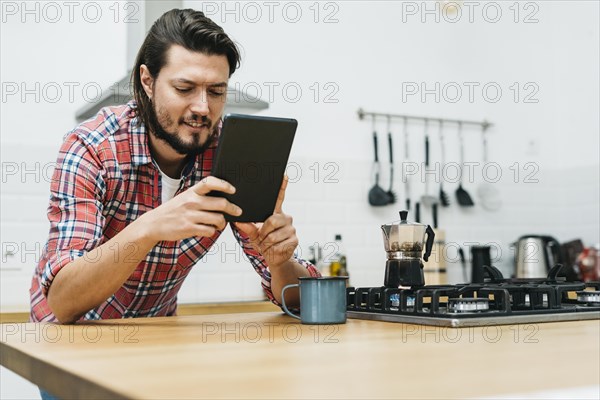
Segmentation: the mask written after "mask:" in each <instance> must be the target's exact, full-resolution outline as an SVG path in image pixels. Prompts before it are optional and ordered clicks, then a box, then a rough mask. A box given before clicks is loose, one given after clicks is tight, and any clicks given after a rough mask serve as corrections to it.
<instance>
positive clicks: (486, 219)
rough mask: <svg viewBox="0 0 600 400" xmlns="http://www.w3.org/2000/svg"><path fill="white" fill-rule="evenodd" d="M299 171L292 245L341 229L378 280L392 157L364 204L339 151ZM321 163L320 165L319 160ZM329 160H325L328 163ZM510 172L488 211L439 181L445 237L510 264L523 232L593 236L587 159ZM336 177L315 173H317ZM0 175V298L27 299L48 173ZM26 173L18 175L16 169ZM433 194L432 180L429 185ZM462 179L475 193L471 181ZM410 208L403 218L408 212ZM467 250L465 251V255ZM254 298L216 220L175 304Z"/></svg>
mask: <svg viewBox="0 0 600 400" xmlns="http://www.w3.org/2000/svg"><path fill="white" fill-rule="evenodd" d="M48 152H49V150H48V149H36V147H35V146H33V148H30V147H27V148H26V147H24V146H17V145H13V146H10V145H9V146H3V148H2V155H3V157H6V158H3V161H4V160H8V161H10V162H11V163H14V162H17V161H16V160H19V162H21V160H25V161H26V162H30V163H32V162H35V161H36V160H45V161H44V162H52V161H51V160H52V159H53V158H54V157H55V154H54V149H53V151H52V154H51V155H49V154H48ZM293 162H294V163H295V164H294V165H295V168H296V170H297V171H299V174H298V175H297V178H296V181H294V182H290V185H289V186H288V190H287V193H286V201H285V203H284V211H285V212H287V213H289V214H290V215H292V216H293V217H294V224H295V226H296V229H297V234H298V237H299V239H300V252H301V254H302V255H303V256H304V257H305V258H308V257H309V250H308V246H310V245H312V244H314V243H315V242H316V243H318V244H320V245H321V246H322V247H323V246H324V245H326V244H327V243H328V242H333V240H334V236H335V234H338V233H339V234H341V235H342V237H343V242H344V246H345V248H346V251H347V253H348V262H349V271H350V273H351V277H352V283H353V284H355V285H379V284H381V281H382V279H383V265H384V263H385V254H384V252H383V245H382V239H381V231H380V225H381V224H384V223H388V222H390V221H394V220H398V218H399V217H398V211H399V210H400V209H403V208H404V204H405V203H404V198H405V193H404V185H403V184H402V181H401V176H400V166H396V167H397V168H396V169H397V171H395V174H396V177H397V178H396V182H395V184H394V186H395V191H396V193H397V195H398V202H397V203H396V204H394V205H390V206H384V207H371V206H369V205H368V202H367V193H368V190H369V189H370V188H371V186H372V184H373V182H372V169H371V168H372V165H371V162H370V161H358V160H357V161H353V160H348V159H339V160H335V159H333V158H329V159H314V160H313V159H311V160H307V159H302V158H296V159H295V160H293ZM328 163H330V164H328ZM11 165H12V164H11ZM331 165H335V169H334V168H332V167H328V166H331ZM388 173H389V172H388V170H387V164H386V163H382V177H381V180H380V182H381V185H382V186H383V187H384V188H386V189H387V187H388V177H389V175H388ZM511 174H512V171H504V173H503V179H502V180H501V181H500V182H498V183H496V184H494V185H495V187H496V188H497V189H498V190H499V192H500V195H501V197H502V208H501V209H500V210H498V211H496V212H493V211H487V210H485V209H482V208H481V207H480V206H477V205H476V206H475V207H473V208H461V207H459V206H458V205H457V203H456V199H455V196H454V191H455V189H456V187H457V185H455V184H445V185H444V189H445V190H446V191H447V192H448V193H449V195H450V196H451V201H452V204H451V205H450V206H449V207H447V208H443V207H440V211H439V221H440V227H441V228H443V229H444V230H445V231H446V242H447V243H457V244H460V245H464V244H465V243H467V242H478V243H488V242H493V243H498V245H499V246H500V247H501V249H502V255H501V257H500V258H499V259H498V260H497V262H496V265H497V266H498V267H500V268H501V269H503V270H504V271H508V272H510V270H511V268H512V267H511V265H512V253H511V252H510V250H509V245H510V243H511V242H513V241H515V240H516V239H517V238H518V237H519V236H521V235H523V234H527V233H544V234H549V235H553V236H555V237H556V238H557V239H558V240H559V241H568V240H572V239H574V238H581V239H582V240H583V241H584V243H585V244H586V245H593V244H596V243H598V242H599V241H600V238H599V235H600V233H599V226H600V222H599V221H600V215H599V210H598V208H599V207H598V205H599V203H600V201H599V199H600V194H599V190H598V187H599V183H598V182H599V173H598V168H597V167H577V168H571V169H569V170H564V171H561V170H540V171H539V172H538V174H537V176H536V177H537V178H538V179H539V183H534V184H525V183H519V182H518V183H514V182H513V176H512V175H511ZM326 177H329V178H330V179H333V180H337V181H335V182H329V183H328V182H325V180H326V179H325V178H326ZM4 178H5V179H4V181H3V182H2V191H1V194H0V200H1V203H0V204H1V227H0V231H1V234H2V246H3V250H7V249H8V250H10V249H12V248H13V247H14V246H15V245H16V246H17V253H16V254H15V255H14V256H3V260H2V278H3V279H2V282H1V285H2V287H1V288H2V298H1V299H2V305H3V306H5V305H6V306H21V307H23V308H27V301H28V294H27V290H28V287H29V280H30V276H31V272H32V271H33V268H34V266H35V262H36V260H37V259H38V256H37V255H36V254H34V253H35V252H36V249H41V246H43V245H44V243H45V240H46V235H47V232H48V223H47V221H46V207H47V204H48V186H49V185H48V182H46V181H45V180H43V179H42V180H40V179H35V176H34V175H31V176H29V179H25V180H20V178H19V179H17V178H15V177H14V176H12V175H7V176H5V177H4ZM25 178H27V175H26V176H25ZM411 183H412V187H411V191H412V201H413V204H414V202H415V200H416V199H418V198H419V197H420V195H421V194H422V192H420V190H422V189H421V186H422V185H421V184H420V182H418V181H417V180H416V178H414V180H413V182H411ZM431 188H432V189H431V191H432V193H438V190H439V186H438V184H432V185H431ZM465 188H466V189H467V190H468V191H469V192H470V193H471V194H472V196H473V198H474V200H475V201H476V202H477V201H478V198H477V195H476V191H477V183H469V184H466V185H465ZM413 218H414V214H413V213H411V214H410V217H409V219H411V220H412V219H413ZM421 218H422V222H423V223H429V224H431V223H432V220H431V213H430V211H429V210H428V209H426V208H424V207H422V209H421ZM467 256H469V254H467ZM448 276H449V279H450V280H451V281H453V280H454V281H456V282H457V281H460V280H462V270H461V268H460V263H458V262H455V263H451V264H449V275H448ZM262 298H263V293H262V288H261V287H260V277H259V276H258V275H257V274H256V272H255V271H254V269H253V268H252V267H251V265H250V263H249V262H248V261H247V260H246V258H245V256H244V255H243V252H242V251H241V249H240V248H239V246H238V245H237V243H236V241H235V239H234V238H233V235H232V234H231V231H230V229H229V228H228V229H226V230H225V232H224V233H223V235H222V236H221V238H220V239H219V241H218V242H217V244H216V246H215V248H213V249H212V250H211V252H210V253H209V255H208V256H207V257H206V258H205V259H204V260H202V261H201V262H199V263H198V265H196V266H195V267H194V268H193V270H192V271H191V272H190V274H189V276H188V278H187V280H186V282H185V283H184V285H183V287H182V289H181V291H180V294H179V300H180V302H182V303H194V302H207V301H235V300H259V299H262Z"/></svg>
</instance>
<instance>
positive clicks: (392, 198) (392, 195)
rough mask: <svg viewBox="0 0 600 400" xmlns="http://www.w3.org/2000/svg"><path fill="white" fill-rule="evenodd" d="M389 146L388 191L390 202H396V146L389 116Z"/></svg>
mask: <svg viewBox="0 0 600 400" xmlns="http://www.w3.org/2000/svg"><path fill="white" fill-rule="evenodd" d="M388 148H389V151H390V188H389V189H388V191H387V195H388V204H394V203H395V202H396V197H397V196H396V193H395V192H394V190H393V186H394V150H393V148H394V146H393V143H392V130H391V128H390V118H389V117H388Z"/></svg>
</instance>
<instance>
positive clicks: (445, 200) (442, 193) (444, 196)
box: [439, 120, 450, 207]
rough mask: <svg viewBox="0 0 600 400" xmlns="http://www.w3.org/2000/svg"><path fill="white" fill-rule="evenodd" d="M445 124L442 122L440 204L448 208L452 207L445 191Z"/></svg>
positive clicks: (440, 132)
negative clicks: (443, 132)
mask: <svg viewBox="0 0 600 400" xmlns="http://www.w3.org/2000/svg"><path fill="white" fill-rule="evenodd" d="M443 125H444V123H443V122H442V121H441V120H440V131H439V134H440V154H441V156H442V157H441V158H442V164H441V165H440V169H441V171H442V173H441V174H440V203H441V204H442V206H444V207H448V206H449V205H450V196H448V193H446V192H445V191H444V168H445V167H446V145H445V143H444V135H443V134H442V131H443Z"/></svg>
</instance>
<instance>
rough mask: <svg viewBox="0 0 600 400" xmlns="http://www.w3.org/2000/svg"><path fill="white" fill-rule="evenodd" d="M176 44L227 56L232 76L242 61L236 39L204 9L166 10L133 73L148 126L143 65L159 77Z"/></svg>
mask: <svg viewBox="0 0 600 400" xmlns="http://www.w3.org/2000/svg"><path fill="white" fill-rule="evenodd" d="M174 44H177V45H180V46H182V47H183V48H185V49H187V50H190V51H197V52H200V53H204V54H207V55H223V56H226V57H227V62H228V63H229V76H231V75H232V74H233V73H234V71H235V70H236V69H237V68H238V67H239V65H240V52H239V50H238V48H237V46H236V45H235V43H234V42H233V41H232V40H231V39H230V38H229V36H227V34H226V33H225V31H224V30H223V28H221V27H220V26H219V25H217V24H215V23H214V22H213V21H212V20H211V19H210V18H207V17H206V16H204V13H202V12H200V11H196V10H192V9H190V8H188V9H185V10H179V9H173V10H170V11H167V12H166V13H164V14H163V15H162V16H161V17H160V18H158V19H157V20H156V22H154V24H153V25H152V28H150V31H149V32H148V35H146V39H145V40H144V43H143V44H142V47H140V51H139V52H138V54H137V57H136V60H135V65H134V67H133V71H132V73H131V80H132V83H133V97H134V99H135V101H136V103H137V111H136V113H137V115H138V116H139V117H140V118H141V120H142V122H143V123H144V124H145V125H146V126H149V121H150V118H149V115H150V113H151V112H152V105H151V104H150V99H149V98H148V96H147V95H146V92H145V91H144V88H143V87H142V80H141V76H140V66H141V65H142V64H145V65H146V66H147V67H148V70H149V71H150V74H151V75H152V77H153V78H154V79H156V78H157V77H158V74H159V73H160V70H161V69H162V67H164V66H165V64H166V63H167V51H168V50H169V49H170V48H171V46H172V45H174Z"/></svg>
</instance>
